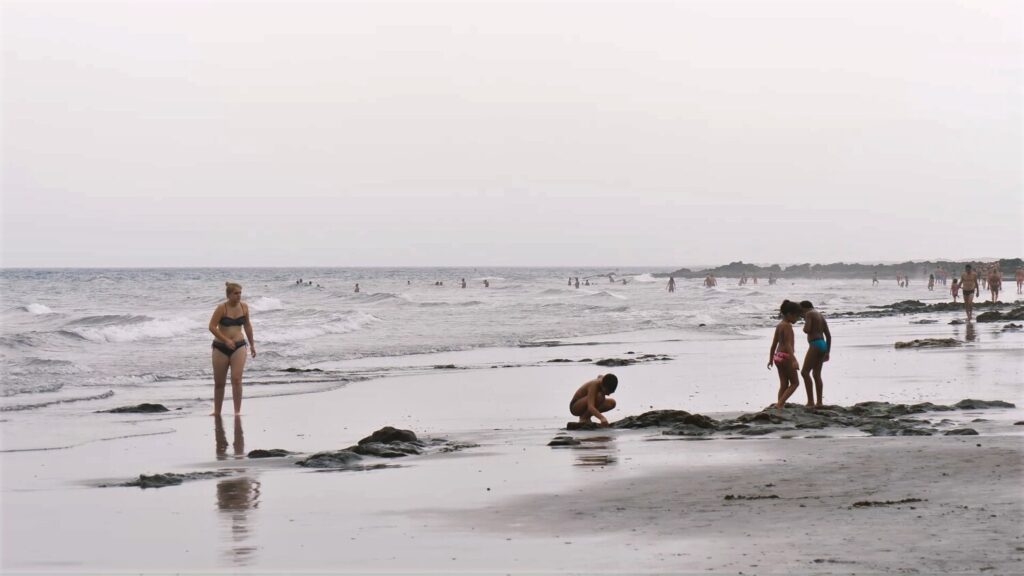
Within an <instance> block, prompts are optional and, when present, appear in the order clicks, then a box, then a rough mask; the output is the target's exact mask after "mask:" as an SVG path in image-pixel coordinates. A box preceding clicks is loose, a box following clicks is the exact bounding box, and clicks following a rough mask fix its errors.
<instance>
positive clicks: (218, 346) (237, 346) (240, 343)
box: [211, 340, 249, 358]
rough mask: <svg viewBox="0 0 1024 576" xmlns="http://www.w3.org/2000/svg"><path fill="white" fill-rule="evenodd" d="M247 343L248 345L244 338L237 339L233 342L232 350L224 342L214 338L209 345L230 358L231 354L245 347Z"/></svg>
mask: <svg viewBox="0 0 1024 576" xmlns="http://www.w3.org/2000/svg"><path fill="white" fill-rule="evenodd" d="M248 345H249V343H248V342H246V341H245V340H239V341H237V342H235V349H234V350H232V349H231V348H229V347H228V345H227V344H225V343H223V342H221V341H219V340H214V341H213V344H211V346H213V347H214V348H216V349H217V350H220V351H221V353H223V354H224V355H225V356H227V357H228V358H231V355H232V354H234V353H235V352H238V351H239V350H241V349H242V348H245V347H246V346H248Z"/></svg>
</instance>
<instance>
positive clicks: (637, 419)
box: [612, 410, 692, 428]
mask: <svg viewBox="0 0 1024 576" xmlns="http://www.w3.org/2000/svg"><path fill="white" fill-rule="evenodd" d="M689 416H692V414H690V413H689V412H687V411H685V410H653V411H651V412H644V413H643V414H641V415H639V416H626V417H625V418H623V419H622V420H619V421H617V422H613V423H612V428H661V427H668V426H674V425H675V424H685V421H686V418H687V417H689Z"/></svg>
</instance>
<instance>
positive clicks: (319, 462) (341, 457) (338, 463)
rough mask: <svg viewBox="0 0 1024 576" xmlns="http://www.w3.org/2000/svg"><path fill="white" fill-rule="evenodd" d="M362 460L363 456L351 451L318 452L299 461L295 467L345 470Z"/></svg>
mask: <svg viewBox="0 0 1024 576" xmlns="http://www.w3.org/2000/svg"><path fill="white" fill-rule="evenodd" d="M362 459H363V457H362V456H360V455H359V454H356V453H355V452H352V451H351V450H336V451H334V452H317V453H316V454H313V455H312V456H310V457H309V458H306V459H304V460H299V461H298V462H296V463H295V465H296V466H303V467H305V468H345V467H348V466H351V465H353V464H355V463H356V462H359V461H360V460H362Z"/></svg>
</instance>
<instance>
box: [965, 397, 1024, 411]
mask: <svg viewBox="0 0 1024 576" xmlns="http://www.w3.org/2000/svg"><path fill="white" fill-rule="evenodd" d="M953 406H954V407H956V408H959V409H960V410H981V409H985V408H1016V407H1017V406H1016V405H1015V404H1011V403H1010V402H1003V401H1002V400H974V399H971V398H968V399H966V400H961V401H959V402H957V403H956V404H953Z"/></svg>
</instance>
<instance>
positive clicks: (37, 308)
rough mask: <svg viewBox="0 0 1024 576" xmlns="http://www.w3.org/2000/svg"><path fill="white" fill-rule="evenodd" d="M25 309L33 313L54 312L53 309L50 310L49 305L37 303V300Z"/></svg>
mask: <svg viewBox="0 0 1024 576" xmlns="http://www.w3.org/2000/svg"><path fill="white" fill-rule="evenodd" d="M25 310H26V311H27V312H29V313H31V314H53V310H50V307H49V306H46V305H45V304H36V303H35V302H33V303H32V304H29V305H28V306H26V307H25Z"/></svg>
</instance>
